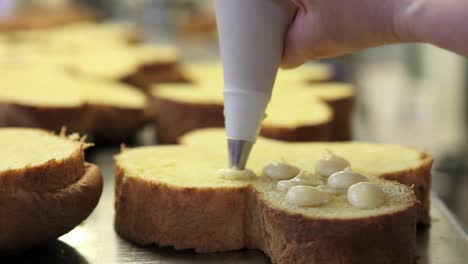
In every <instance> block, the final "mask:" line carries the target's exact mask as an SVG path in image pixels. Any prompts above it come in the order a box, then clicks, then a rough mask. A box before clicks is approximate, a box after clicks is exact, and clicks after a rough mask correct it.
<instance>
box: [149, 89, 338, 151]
mask: <svg viewBox="0 0 468 264" xmlns="http://www.w3.org/2000/svg"><path fill="white" fill-rule="evenodd" d="M152 97H153V106H154V111H155V112H156V116H155V121H154V123H155V128H156V131H157V140H158V142H159V143H163V144H176V143H177V142H178V140H179V138H180V137H182V136H183V135H184V134H186V133H188V132H190V131H193V130H196V129H201V128H208V127H223V126H224V113H223V110H224V107H223V105H222V104H215V103H213V104H200V103H188V102H182V101H176V100H171V99H168V98H163V97H159V96H158V95H157V94H156V95H154V94H153V96H152ZM330 133H331V120H329V121H328V122H322V123H318V124H310V125H304V126H300V127H291V128H288V127H273V126H267V125H263V126H262V128H261V130H260V135H262V136H264V137H267V138H273V139H277V140H283V141H327V140H329V139H330Z"/></svg>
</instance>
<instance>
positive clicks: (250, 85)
mask: <svg viewBox="0 0 468 264" xmlns="http://www.w3.org/2000/svg"><path fill="white" fill-rule="evenodd" d="M215 8H216V21H217V27H218V34H219V44H220V50H221V59H222V63H223V71H224V120H225V127H226V133H227V141H228V155H229V167H230V168H233V169H239V170H242V169H244V168H245V165H246V163H247V159H248V157H249V154H250V151H251V149H252V146H253V144H254V143H255V140H256V138H257V135H258V132H259V129H260V124H261V122H262V120H263V119H264V117H265V109H266V107H267V105H268V103H269V102H270V99H271V95H272V90H273V85H274V82H275V78H276V74H277V71H278V67H279V64H280V62H281V57H282V53H283V43H284V35H285V33H286V30H287V28H288V26H289V23H290V22H291V20H292V18H293V17H294V13H295V7H294V5H293V4H292V3H291V1H290V0H215Z"/></svg>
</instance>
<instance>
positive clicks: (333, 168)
mask: <svg viewBox="0 0 468 264" xmlns="http://www.w3.org/2000/svg"><path fill="white" fill-rule="evenodd" d="M349 166H350V165H349V162H348V161H347V160H346V159H345V158H343V157H340V156H337V155H335V154H333V153H332V152H331V151H330V150H327V154H326V155H325V156H323V157H321V158H320V159H319V160H317V162H315V172H316V173H317V174H319V175H322V176H325V177H329V176H330V175H332V174H333V173H335V172H339V171H342V170H344V169H345V168H347V167H349Z"/></svg>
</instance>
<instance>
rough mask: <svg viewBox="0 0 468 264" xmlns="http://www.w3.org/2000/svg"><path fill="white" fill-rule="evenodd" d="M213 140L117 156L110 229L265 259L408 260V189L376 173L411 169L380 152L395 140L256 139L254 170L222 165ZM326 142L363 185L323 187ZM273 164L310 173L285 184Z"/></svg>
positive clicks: (411, 241)
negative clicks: (302, 144) (294, 143)
mask: <svg viewBox="0 0 468 264" xmlns="http://www.w3.org/2000/svg"><path fill="white" fill-rule="evenodd" d="M219 146H222V145H217V146H216V147H213V146H211V145H207V146H202V147H200V146H159V147H157V146H155V147H142V148H136V149H127V150H124V151H123V152H122V153H121V154H119V155H117V156H116V157H115V160H116V198H115V210H116V215H115V228H116V231H117V233H118V234H119V235H120V236H122V237H123V238H125V239H128V240H130V241H132V242H134V243H137V244H142V245H149V244H157V245H158V246H161V247H164V246H172V247H174V248H175V249H194V250H195V251H197V252H217V251H227V250H238V249H242V248H250V249H259V250H262V251H263V252H264V253H265V254H267V255H268V256H269V257H270V258H271V260H272V262H273V263H327V264H330V263H408V264H409V263H414V257H415V255H414V254H415V244H416V241H415V240H416V220H415V213H416V211H415V207H414V205H415V198H414V195H413V192H412V190H411V188H409V187H407V186H405V185H402V184H399V183H396V182H392V181H386V180H382V179H381V177H379V176H382V175H383V174H387V175H400V174H402V173H405V172H407V171H408V170H411V169H413V165H415V166H418V165H417V163H415V164H412V163H411V162H412V160H409V161H408V162H407V163H405V164H402V163H401V162H400V160H398V161H397V162H395V160H388V159H387V157H388V156H392V154H391V153H395V152H398V151H399V150H400V147H396V146H386V145H378V144H364V143H343V144H309V145H308V147H307V148H302V149H298V148H290V147H289V145H288V144H276V145H274V144H273V145H270V144H263V143H261V142H259V144H257V146H255V148H254V150H253V153H252V155H251V158H250V161H249V164H248V168H249V169H251V170H252V171H248V170H246V171H240V172H239V171H232V170H222V171H221V172H220V171H219V169H220V168H223V167H225V166H226V164H227V160H226V151H225V150H224V149H222V148H221V147H219ZM325 149H331V150H332V151H333V152H335V153H337V155H343V156H346V157H349V162H350V164H351V166H352V168H353V169H354V170H356V171H358V172H360V173H362V174H364V175H366V176H367V177H364V176H362V175H361V177H363V178H365V179H366V181H368V182H366V183H362V182H361V183H357V184H356V185H352V186H351V187H350V188H349V190H348V194H350V193H351V194H350V196H349V197H348V196H347V194H346V189H335V188H331V187H329V186H328V185H327V184H326V183H325V182H326V178H323V177H322V176H318V175H316V174H314V173H313V171H314V169H315V168H314V167H317V166H315V164H316V163H317V162H318V159H319V158H320V156H321V155H323V153H324V152H325ZM364 153H373V155H363V154H364ZM394 155H396V154H394ZM375 161H384V162H380V163H379V162H375ZM322 162H323V160H322ZM278 163H281V164H283V165H284V166H286V167H288V166H289V167H292V168H294V170H296V172H295V173H298V172H299V171H301V170H304V171H303V172H304V173H305V172H312V173H310V175H309V176H310V177H311V178H310V179H311V181H306V182H301V185H299V186H294V187H291V188H290V189H289V190H288V191H287V192H286V191H283V189H282V188H279V187H278V184H279V183H280V182H279V181H278V178H282V179H285V178H286V177H285V176H288V175H286V174H288V173H286V174H285V173H281V172H280V173H279V174H278V175H276V176H274V174H275V173H273V174H271V173H270V172H271V170H269V169H268V168H275V166H276V168H278V166H277V165H278ZM325 163H326V162H325ZM275 164H276V165H275ZM280 170H282V169H280ZM284 171H288V170H287V169H286V170H283V172H284ZM276 172H278V171H276ZM303 172H301V173H303ZM255 174H256V175H258V176H255ZM289 174H290V173H289ZM265 175H270V176H274V178H271V177H268V176H265ZM309 176H308V177H309ZM291 177H294V175H289V176H288V178H291ZM297 177H299V176H297ZM297 177H296V178H297ZM331 177H332V176H331ZM275 178H276V179H275ZM296 178H294V180H295V179H296ZM294 180H293V181H294ZM288 182H290V181H288ZM280 185H281V184H280ZM317 185H318V186H317ZM356 186H357V187H356ZM363 234H365V237H363V236H362V235H363Z"/></svg>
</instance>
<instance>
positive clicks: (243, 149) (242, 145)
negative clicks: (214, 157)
mask: <svg viewBox="0 0 468 264" xmlns="http://www.w3.org/2000/svg"><path fill="white" fill-rule="evenodd" d="M253 144H254V143H253V142H251V141H247V140H237V139H228V154H229V167H230V168H236V169H239V170H243V169H245V165H246V164H247V159H248V158H249V154H250V150H252V146H253Z"/></svg>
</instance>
